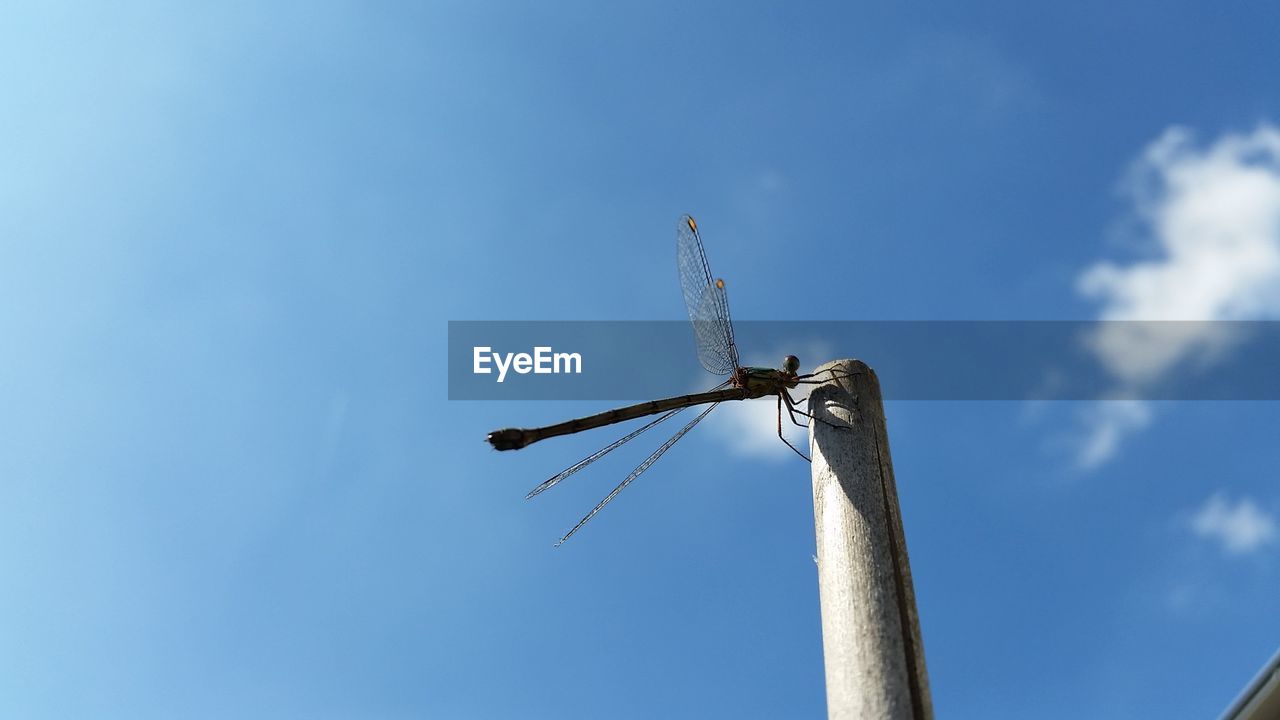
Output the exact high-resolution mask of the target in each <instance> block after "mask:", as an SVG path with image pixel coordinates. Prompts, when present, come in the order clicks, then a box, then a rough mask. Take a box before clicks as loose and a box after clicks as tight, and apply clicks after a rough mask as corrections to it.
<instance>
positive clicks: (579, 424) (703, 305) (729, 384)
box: [488, 215, 826, 546]
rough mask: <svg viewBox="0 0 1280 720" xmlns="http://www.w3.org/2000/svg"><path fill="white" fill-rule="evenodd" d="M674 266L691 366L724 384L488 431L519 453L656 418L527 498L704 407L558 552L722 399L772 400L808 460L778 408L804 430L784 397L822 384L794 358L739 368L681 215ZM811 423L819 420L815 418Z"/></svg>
mask: <svg viewBox="0 0 1280 720" xmlns="http://www.w3.org/2000/svg"><path fill="white" fill-rule="evenodd" d="M676 263H677V265H678V267H679V270H680V287H681V289H682V290H683V291H684V304H685V307H686V308H687V309H688V311H689V320H690V322H692V323H693V335H694V338H695V340H696V342H697V347H698V360H699V361H700V362H701V363H702V367H704V368H706V369H707V370H708V371H709V372H712V373H714V374H716V375H720V376H726V375H727V376H728V379H727V380H725V381H724V382H722V383H720V384H719V385H717V386H716V387H714V388H712V389H711V390H709V391H707V392H701V393H695V394H693V395H680V396H677V397H670V398H665V399H663V400H651V401H649V402H643V403H639V404H636V405H630V406H627V407H624V408H618V409H616V410H609V411H607V412H602V413H599V414H597V415H590V416H588V417H582V418H577V419H576V420H568V421H565V422H562V423H558V424H556V425H548V426H546V427H540V428H532V429H522V428H506V429H504V430H495V431H493V432H491V433H489V436H488V441H489V444H490V445H492V446H493V447H494V448H495V449H497V450H518V449H520V448H522V447H526V446H528V445H530V444H532V443H535V442H537V441H539V440H545V439H546V438H550V437H556V436H557V435H569V434H572V433H577V432H582V431H583V430H590V429H592V428H598V427H603V426H605V425H612V424H614V423H620V422H625V421H627V420H634V419H636V418H640V417H645V416H648V415H658V417H657V418H656V419H654V420H651V421H650V422H649V423H648V424H647V425H644V426H643V427H640V428H637V429H636V430H634V431H632V432H630V433H628V434H627V435H625V436H623V437H621V438H619V439H618V440H615V441H614V442H612V443H610V444H608V445H606V446H605V447H603V448H601V449H599V450H597V451H596V452H594V453H592V454H591V455H588V456H587V457H585V458H583V459H582V460H579V461H578V462H576V463H574V464H573V465H571V466H569V467H568V468H566V469H565V470H563V471H562V472H560V473H559V474H557V475H555V476H554V477H552V478H550V479H548V480H547V481H546V482H543V483H542V484H541V485H539V486H537V487H535V488H534V489H533V490H531V491H530V492H529V494H528V495H526V496H525V497H526V499H527V498H532V497H533V496H535V495H537V494H539V493H541V492H543V491H545V490H547V489H549V488H551V487H552V486H554V485H556V484H557V483H559V482H560V481H561V480H564V479H565V478H567V477H569V476H570V475H573V474H574V473H576V472H578V471H579V470H581V469H583V468H585V467H586V466H588V465H590V464H591V463H593V462H595V461H596V460H599V459H600V458H602V457H604V456H605V455H607V454H609V453H610V452H613V451H614V450H616V449H618V448H619V447H621V446H622V445H625V444H626V443H628V442H630V441H631V440H634V439H635V438H636V437H637V436H639V435H640V434H641V433H643V432H645V431H646V430H649V429H650V428H652V427H654V426H656V425H658V424H660V423H662V422H664V421H666V420H669V419H670V418H672V417H674V416H675V415H677V414H679V413H680V412H681V411H682V410H684V409H685V408H688V407H692V406H694V405H710V407H708V408H707V409H706V410H703V411H702V412H701V413H699V414H698V416H697V417H695V418H694V419H693V420H690V421H689V423H688V424H687V425H685V426H684V427H682V428H680V431H679V432H677V433H676V434H675V435H673V436H671V438H670V439H668V440H667V441H666V442H664V443H663V444H662V445H661V446H660V447H659V448H658V449H657V450H655V451H654V452H653V454H652V455H650V456H649V457H648V458H646V459H645V461H644V462H642V463H640V464H639V465H638V466H636V468H635V469H634V470H632V471H631V474H629V475H627V477H626V478H625V479H624V480H623V481H622V482H621V483H619V484H618V486H617V487H615V488H614V489H613V492H610V493H609V494H608V495H607V496H605V498H604V500H601V501H600V504H599V505H596V506H595V508H593V509H592V510H591V512H589V513H587V514H586V515H585V516H584V517H583V518H582V519H581V520H579V521H578V524H577V525H574V526H573V528H572V529H571V530H569V532H567V533H565V535H564V537H562V538H560V542H557V543H556V545H557V546H558V545H560V544H561V543H563V542H564V541H565V540H568V539H569V538H570V537H572V536H573V534H574V533H576V532H578V530H580V529H582V526H583V525H586V524H587V522H588V521H589V520H591V518H593V517H595V516H596V514H597V513H599V512H600V510H601V509H603V508H604V506H605V505H608V504H609V502H610V501H611V500H613V499H614V498H615V497H617V495H618V493H620V492H622V489H623V488H625V487H626V486H627V485H630V484H631V482H632V481H633V480H635V479H636V478H637V477H640V474H641V473H643V472H644V471H645V470H648V469H649V466H650V465H653V463H655V462H657V460H658V458H660V457H662V454H663V453H665V452H666V451H667V450H670V449H671V446H672V445H675V444H676V442H677V441H679V440H680V438H682V437H684V435H685V433H687V432H689V431H690V430H692V429H693V427H694V426H695V425H697V424H698V423H699V422H701V421H702V419H703V418H705V417H706V416H707V414H708V413H710V412H711V411H712V410H714V409H715V408H716V406H717V405H719V404H720V403H721V402H724V401H725V400H750V399H753V398H762V397H766V396H768V395H773V396H776V398H777V403H778V437H779V438H781V440H782V442H784V443H786V444H787V447H789V448H791V449H792V450H795V452H796V454H798V455H799V456H800V457H802V458H804V459H805V460H808V459H809V458H808V456H806V455H805V454H804V453H803V452H800V450H799V449H798V448H796V446H795V445H792V444H791V442H790V441H788V440H787V438H786V437H785V436H784V435H783V434H782V410H783V407H784V405H785V407H786V410H787V415H788V416H789V417H790V419H791V422H792V423H794V424H796V425H799V426H800V427H807V425H805V424H803V423H801V422H800V421H798V420H796V415H801V416H803V417H807V418H813V416H811V415H809V414H808V413H806V412H804V411H803V410H800V409H799V408H798V407H797V406H796V405H797V402H796V400H795V399H794V398H792V397H791V395H790V393H789V392H788V391H789V390H792V389H795V388H796V387H798V386H799V385H818V384H821V383H822V382H825V381H819V380H814V379H813V378H814V377H815V374H814V373H810V374H808V375H799V374H797V372H798V371H799V369H800V360H799V359H798V358H796V356H795V355H788V356H786V357H785V358H784V359H783V361H782V367H781V368H779V369H774V368H759V367H742V365H740V364H739V362H738V346H737V345H735V344H734V341H733V323H732V321H730V319H729V301H728V297H727V296H726V295H725V289H724V288H725V284H724V280H722V279H718V278H715V279H713V277H712V275H711V269H710V267H709V266H708V265H707V254H706V252H705V251H704V250H703V249H702V237H701V236H700V235H699V234H698V224H697V223H695V222H694V220H693V218H692V217H691V216H689V215H685V216H683V217H681V218H680V221H679V223H678V224H677V225H676ZM814 419H817V418H814ZM817 420H818V421H819V422H826V421H825V420H821V419H817Z"/></svg>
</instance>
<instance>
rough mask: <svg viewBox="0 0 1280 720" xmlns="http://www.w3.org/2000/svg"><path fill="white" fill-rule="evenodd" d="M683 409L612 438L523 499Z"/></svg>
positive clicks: (546, 487) (553, 484)
mask: <svg viewBox="0 0 1280 720" xmlns="http://www.w3.org/2000/svg"><path fill="white" fill-rule="evenodd" d="M685 407H689V406H687V405H686V406H685ZM684 409H685V408H676V409H675V410H671V411H669V412H666V413H663V414H662V415H659V416H658V417H657V419H656V420H651V421H650V422H649V423H648V424H647V425H645V426H644V427H641V428H637V429H636V430H634V431H632V432H630V433H628V434H626V435H624V436H623V437H620V438H618V439H617V440H614V441H613V442H611V443H609V444H608V445H606V446H604V447H602V448H600V449H599V450H597V451H595V452H594V453H591V454H590V455H588V456H586V457H584V458H582V459H581V460H579V461H578V462H576V463H574V464H572V465H570V466H569V467H567V468H565V469H564V470H563V471H561V472H560V474H559V475H556V476H555V477H553V478H551V479H549V480H547V481H546V482H544V483H542V484H541V485H539V486H538V487H536V488H534V489H532V490H530V491H529V494H528V495H525V496H524V499H525V500H528V499H529V498H531V497H533V496H534V495H538V494H539V493H542V492H543V491H546V490H549V489H551V488H552V487H554V486H555V485H556V483H558V482H560V481H561V480H564V479H565V478H567V477H569V476H570V475H573V474H574V473H576V472H578V471H579V470H581V469H582V468H584V467H586V466H588V465H590V464H591V463H593V462H595V461H597V460H599V459H600V458H602V457H604V456H605V455H608V454H609V453H611V452H613V451H614V450H616V449H618V448H620V447H622V446H623V445H625V444H627V443H629V442H631V441H632V440H634V439H636V436H638V435H639V434H640V433H642V432H644V431H645V430H648V429H649V428H651V427H653V426H654V425H657V424H659V423H661V422H662V421H663V420H666V419H667V418H669V417H671V416H672V415H675V414H676V413H678V412H680V411H681V410H684Z"/></svg>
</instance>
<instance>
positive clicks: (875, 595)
mask: <svg viewBox="0 0 1280 720" xmlns="http://www.w3.org/2000/svg"><path fill="white" fill-rule="evenodd" d="M832 371H834V373H835V374H836V375H837V376H850V377H846V378H843V379H837V380H833V381H831V382H828V383H826V384H824V385H820V386H817V389H816V390H814V392H813V393H812V394H810V396H809V413H810V414H811V415H813V416H815V417H816V418H820V419H822V420H826V421H827V422H830V423H835V424H836V425H839V426H840V427H832V426H831V425H828V424H827V423H824V422H819V421H818V420H811V421H810V435H809V437H810V440H809V451H810V453H811V454H812V457H813V518H814V525H815V530H816V533H817V545H818V590H819V596H820V599H821V602H822V649H823V655H824V658H825V660H826V671H827V715H828V717H829V718H833V719H836V718H839V719H841V720H844V719H846V718H849V719H852V718H911V719H913V720H926V719H928V718H932V717H933V703H932V701H931V700H930V697H929V677H928V674H927V673H926V672H925V664H924V644H923V643H922V641H921V639H920V620H919V617H918V615H917V613H916V598H915V590H914V589H913V588H912V585H911V568H910V566H909V565H908V563H907V543H906V537H905V535H904V534H903V531H902V516H901V513H900V512H899V508H898V490H897V487H896V486H895V485H894V480H893V463H892V461H891V460H890V458H889V438H888V436H887V434H886V433H885V422H884V403H883V400H882V398H881V395H880V381H879V380H878V379H877V378H876V374H875V372H874V371H873V370H872V369H871V368H869V367H867V365H866V364H865V363H863V362H861V361H859V360H837V361H835V362H831V363H827V364H826V365H823V366H822V367H821V368H818V373H820V374H819V375H818V376H817V377H815V378H814V379H816V380H823V379H826V378H828V377H831V375H832ZM849 428H852V429H849Z"/></svg>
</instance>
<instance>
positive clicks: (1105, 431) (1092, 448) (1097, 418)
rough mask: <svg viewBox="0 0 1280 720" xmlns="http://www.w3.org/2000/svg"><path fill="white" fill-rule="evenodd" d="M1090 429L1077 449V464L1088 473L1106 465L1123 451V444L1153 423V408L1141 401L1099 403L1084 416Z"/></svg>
mask: <svg viewBox="0 0 1280 720" xmlns="http://www.w3.org/2000/svg"><path fill="white" fill-rule="evenodd" d="M1080 420H1081V422H1082V424H1083V425H1084V426H1085V427H1086V428H1087V432H1086V433H1085V436H1084V437H1083V438H1082V439H1081V441H1080V443H1079V446H1078V447H1077V454H1076V462H1077V463H1078V464H1079V466H1080V467H1081V468H1083V469H1085V470H1092V469H1093V468H1096V467H1098V466H1099V465H1102V464H1103V463H1105V462H1107V461H1108V460H1110V459H1111V458H1113V457H1115V454H1116V452H1117V451H1119V449H1120V441H1121V440H1123V439H1124V438H1125V437H1126V436H1128V435H1130V434H1132V433H1135V432H1137V431H1138V430H1141V429H1142V428H1145V427H1146V426H1147V425H1149V424H1150V423H1151V408H1150V406H1148V405H1147V403H1144V402H1142V401H1140V400H1111V401H1108V402H1102V403H1096V404H1092V405H1090V406H1089V407H1088V408H1087V409H1085V410H1084V411H1083V412H1082V413H1081V416H1080Z"/></svg>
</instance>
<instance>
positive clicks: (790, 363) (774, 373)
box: [733, 355, 800, 397]
mask: <svg viewBox="0 0 1280 720" xmlns="http://www.w3.org/2000/svg"><path fill="white" fill-rule="evenodd" d="M798 369H800V359H799V358H797V357H796V356H795V355H788V356H787V357H785V358H783V360H782V369H781V370H779V369H776V368H762V367H740V368H738V370H737V371H736V372H734V374H733V384H734V385H736V386H737V387H740V388H745V389H747V390H750V391H751V392H752V396H753V397H764V396H765V395H775V394H777V393H778V391H780V390H781V389H782V388H794V387H795V386H796V385H798V384H799V378H798V377H796V370H798ZM757 393H758V394H757Z"/></svg>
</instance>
